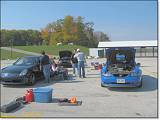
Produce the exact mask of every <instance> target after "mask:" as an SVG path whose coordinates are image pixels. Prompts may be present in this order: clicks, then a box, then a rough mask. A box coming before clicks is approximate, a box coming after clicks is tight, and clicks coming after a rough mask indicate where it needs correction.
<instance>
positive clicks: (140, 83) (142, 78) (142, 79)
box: [138, 78, 143, 88]
mask: <svg viewBox="0 0 160 120" xmlns="http://www.w3.org/2000/svg"><path fill="white" fill-rule="evenodd" d="M142 80H143V78H141V83H140V85H139V86H138V88H141V87H142Z"/></svg>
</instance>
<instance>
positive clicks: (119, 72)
mask: <svg viewBox="0 0 160 120" xmlns="http://www.w3.org/2000/svg"><path fill="white" fill-rule="evenodd" d="M132 68H133V66H132V65H130V64H124V63H119V64H112V65H109V66H108V69H107V71H108V72H109V73H111V74H113V75H114V76H116V77H124V76H127V75H128V74H129V73H130V72H131V70H132Z"/></svg>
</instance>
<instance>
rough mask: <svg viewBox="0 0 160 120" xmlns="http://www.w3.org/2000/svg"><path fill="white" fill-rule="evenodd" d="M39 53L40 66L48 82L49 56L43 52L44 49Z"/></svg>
mask: <svg viewBox="0 0 160 120" xmlns="http://www.w3.org/2000/svg"><path fill="white" fill-rule="evenodd" d="M41 54H42V58H41V60H40V64H41V68H42V70H43V74H44V77H45V81H46V82H47V83H49V82H50V68H51V66H50V63H49V56H48V55H46V54H45V51H42V52H41Z"/></svg>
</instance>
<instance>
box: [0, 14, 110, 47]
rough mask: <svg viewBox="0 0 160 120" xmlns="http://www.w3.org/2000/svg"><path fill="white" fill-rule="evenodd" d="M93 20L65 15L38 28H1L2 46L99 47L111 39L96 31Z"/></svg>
mask: <svg viewBox="0 0 160 120" xmlns="http://www.w3.org/2000/svg"><path fill="white" fill-rule="evenodd" d="M93 26H94V23H93V22H84V18H82V17H81V16H78V17H76V18H75V17H73V16H70V15H68V16H65V17H64V19H58V20H57V21H54V22H52V23H48V24H47V25H46V26H45V27H44V28H43V29H41V30H40V31H38V30H5V29H2V30H0V33H1V46H10V45H11V43H12V44H13V45H42V44H46V45H55V44H57V43H62V44H68V43H73V44H76V45H82V46H86V47H97V45H98V42H99V41H109V37H108V36H107V35H106V34H105V33H103V32H101V31H99V32H94V29H93Z"/></svg>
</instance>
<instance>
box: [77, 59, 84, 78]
mask: <svg viewBox="0 0 160 120" xmlns="http://www.w3.org/2000/svg"><path fill="white" fill-rule="evenodd" d="M81 70H82V75H83V77H85V70H84V61H78V73H79V77H81Z"/></svg>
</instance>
